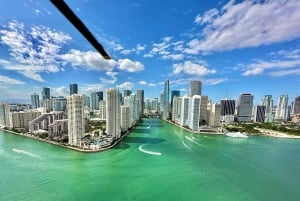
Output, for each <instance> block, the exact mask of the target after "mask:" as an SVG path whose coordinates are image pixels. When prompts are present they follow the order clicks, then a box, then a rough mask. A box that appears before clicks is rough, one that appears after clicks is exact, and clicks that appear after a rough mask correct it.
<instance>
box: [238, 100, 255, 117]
mask: <svg viewBox="0 0 300 201" xmlns="http://www.w3.org/2000/svg"><path fill="white" fill-rule="evenodd" d="M252 111H253V95H251V94H241V95H240V96H239V98H238V100H237V107H236V114H237V121H238V122H250V121H251V118H252Z"/></svg>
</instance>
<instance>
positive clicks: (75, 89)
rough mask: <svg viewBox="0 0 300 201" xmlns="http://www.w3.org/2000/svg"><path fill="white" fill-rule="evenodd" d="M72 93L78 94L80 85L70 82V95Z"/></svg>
mask: <svg viewBox="0 0 300 201" xmlns="http://www.w3.org/2000/svg"><path fill="white" fill-rule="evenodd" d="M72 94H78V85H77V84H70V96H71V95H72Z"/></svg>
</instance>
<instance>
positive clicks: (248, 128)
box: [225, 123, 260, 134]
mask: <svg viewBox="0 0 300 201" xmlns="http://www.w3.org/2000/svg"><path fill="white" fill-rule="evenodd" d="M225 128H226V129H227V130H228V131H229V132H241V133H248V134H257V133H260V132H259V130H257V129H255V126H254V125H253V124H245V123H242V124H237V125H228V126H226V127H225Z"/></svg>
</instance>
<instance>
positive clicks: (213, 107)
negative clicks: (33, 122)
mask: <svg viewBox="0 0 300 201" xmlns="http://www.w3.org/2000/svg"><path fill="white" fill-rule="evenodd" d="M208 105H209V106H208V107H209V108H210V109H209V110H208V112H209V115H208V116H209V118H208V119H209V121H208V125H209V126H211V127H219V126H220V117H221V104H219V103H214V104H212V103H209V104H208Z"/></svg>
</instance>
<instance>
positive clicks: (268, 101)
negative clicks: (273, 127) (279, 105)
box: [262, 95, 273, 123]
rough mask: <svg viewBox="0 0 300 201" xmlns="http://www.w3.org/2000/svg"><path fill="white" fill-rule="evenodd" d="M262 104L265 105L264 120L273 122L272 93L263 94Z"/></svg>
mask: <svg viewBox="0 0 300 201" xmlns="http://www.w3.org/2000/svg"><path fill="white" fill-rule="evenodd" d="M262 105H263V106H265V115H264V117H265V120H264V122H269V123H271V122H273V113H272V111H273V100H272V95H265V97H264V99H263V100H262Z"/></svg>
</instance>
